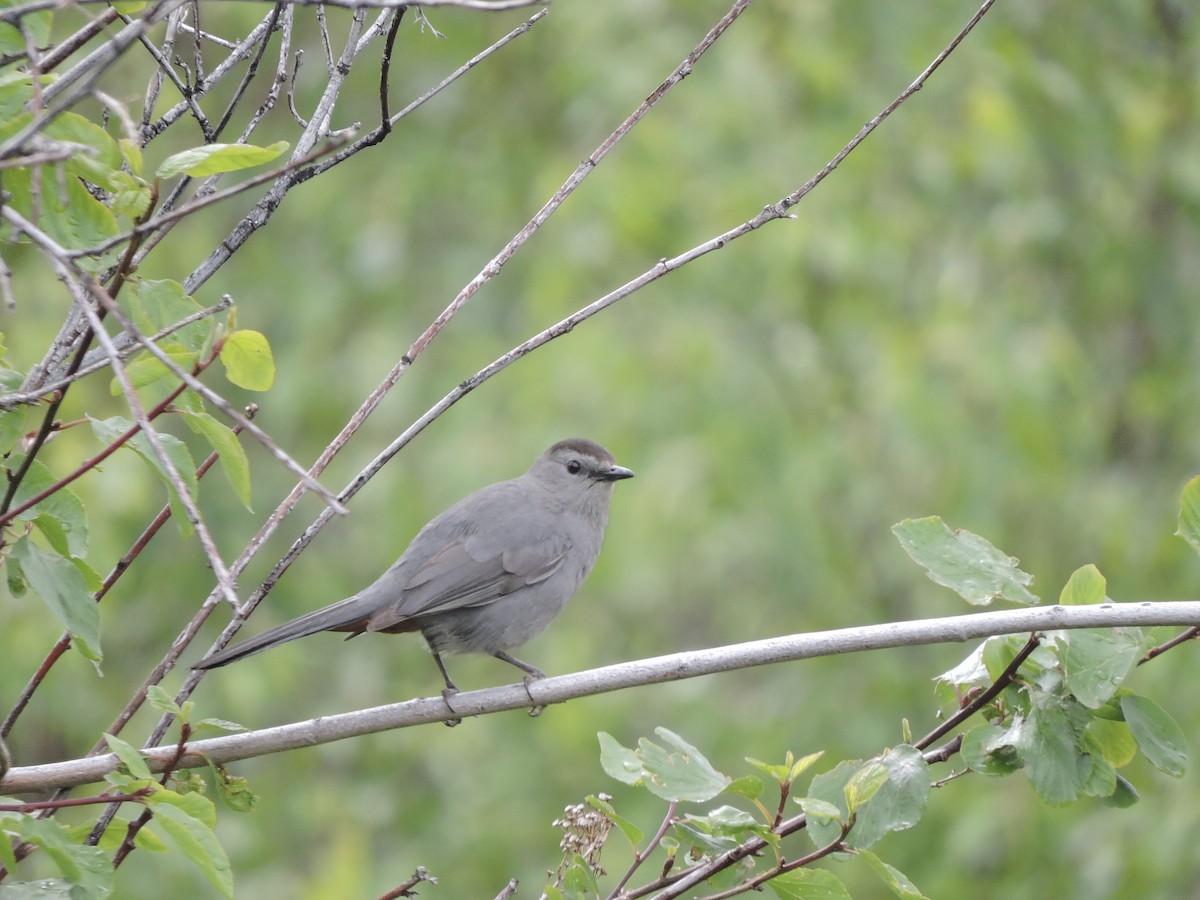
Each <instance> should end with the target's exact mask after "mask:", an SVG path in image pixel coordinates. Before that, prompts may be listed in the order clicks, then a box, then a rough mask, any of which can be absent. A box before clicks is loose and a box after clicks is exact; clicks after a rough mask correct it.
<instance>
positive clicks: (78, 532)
mask: <svg viewBox="0 0 1200 900" xmlns="http://www.w3.org/2000/svg"><path fill="white" fill-rule="evenodd" d="M57 480H58V479H57V478H55V477H54V474H53V473H52V472H51V471H50V470H49V469H48V468H46V466H44V465H43V464H42V463H41V461H40V460H36V459H35V460H34V461H33V462H32V463H30V465H29V471H28V472H27V473H26V474H25V479H24V480H23V481H22V482H21V486H20V487H19V488H17V493H16V496H15V497H14V505H20V504H22V503H25V502H26V501H27V500H29V499H30V498H32V497H34V496H35V495H36V494H40V493H41V492H42V491H44V490H46V489H47V488H49V487H51V486H52V485H53V484H54V483H55V482H56V481H57ZM17 518H18V519H21V520H23V521H26V522H30V521H32V522H35V523H36V524H37V526H38V529H39V530H40V531H41V532H42V533H43V534H45V536H46V539H47V540H48V541H50V544H51V546H53V547H54V549H55V550H56V551H57V552H58V553H60V554H62V555H63V556H76V557H80V556H85V555H86V554H87V548H88V523H87V512H86V510H84V508H83V503H82V502H81V501H80V499H79V498H78V497H77V496H76V495H75V494H74V493H72V492H71V491H70V490H69V489H67V488H59V489H58V490H57V491H55V492H54V493H53V494H51V495H50V496H49V497H47V498H46V499H44V500H42V501H40V502H39V503H38V504H37V505H36V506H33V507H31V508H29V509H28V510H26V511H25V512H23V513H21V515H19V516H18V517H17Z"/></svg>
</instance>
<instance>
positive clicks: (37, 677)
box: [0, 406, 258, 754]
mask: <svg viewBox="0 0 1200 900" xmlns="http://www.w3.org/2000/svg"><path fill="white" fill-rule="evenodd" d="M257 411H258V407H257V406H250V407H247V408H246V415H247V416H248V417H251V418H252V417H253V416H254V415H255V413H256V412H257ZM241 430H242V429H241V426H240V425H235V426H234V427H233V434H234V435H235V436H236V435H238V434H240V433H241ZM217 459H218V454H217V453H216V451H215V450H214V451H213V452H211V453H209V454H208V456H207V457H205V459H204V461H203V462H201V463H200V465H198V466H197V467H196V480H197V481H199V480H200V479H201V478H203V477H204V476H205V475H206V474H207V473H208V470H209V469H211V468H212V467H213V465H214V464H215V463H216V461H217ZM170 518H171V504H170V503H164V504H163V506H162V509H160V510H159V511H158V514H157V515H156V516H155V517H154V518H153V519H151V520H150V524H149V525H147V526H146V527H145V529H143V530H142V533H141V534H140V535H138V537H137V539H136V540H135V541H134V542H133V544H132V545H131V546H130V548H129V549H128V550H127V551H126V552H125V555H124V556H122V557H121V558H120V559H119V560H117V564H116V565H115V566H113V568H112V570H111V571H110V572H109V573H108V575H107V576H106V577H105V579H104V581H103V582H101V584H100V587H99V589H98V590H97V591H96V593H95V594H94V595H93V596H92V600H93V601H94V602H96V603H99V602H100V601H102V600H103V599H104V598H105V596H107V594H108V592H109V591H111V590H112V588H113V586H114V585H115V584H116V583H117V581H119V580H120V578H121V576H122V575H124V574H125V573H126V572H127V571H129V567H130V566H131V565H133V562H134V560H136V559H137V558H138V556H140V555H141V553H142V551H143V550H145V549H146V546H147V545H148V544H149V543H150V541H151V540H152V539H153V538H154V536H155V535H156V534H158V532H159V530H160V529H161V528H162V527H163V525H165V524H166V523H167V520H168V519H170ZM70 646H71V633H70V632H64V633H63V634H62V635H61V636H60V637H59V639H58V640H57V641H56V642H55V643H54V646H53V647H51V648H50V650H49V652H47V654H46V656H45V658H44V659H43V660H42V662H41V664H40V665H39V666H38V667H37V670H36V671H35V672H34V673H33V675H32V676H31V677H30V679H29V681H28V682H27V683H26V685H25V687H24V688H23V689H22V690H21V693H20V694H19V695H18V696H17V700H16V702H15V703H14V704H13V707H12V709H10V710H9V713H8V715H7V716H6V717H5V718H4V722H3V723H0V739H2V738H5V737H8V735H9V733H10V732H11V731H12V729H13V726H14V725H15V724H16V722H17V719H18V718H19V717H20V715H21V713H22V712H23V711H24V710H25V707H26V706H28V705H29V701H30V700H31V699H33V695H34V692H36V691H37V689H38V687H39V686H40V685H41V684H42V682H43V681H44V680H45V678H46V675H48V674H49V672H50V670H51V669H52V668H53V667H54V664H55V663H56V662H58V660H59V658H60V657H62V655H63V654H64V653H66V652H67V649H68V648H69V647H70ZM164 674H165V669H164ZM161 677H162V676H161V675H159V680H161ZM151 684H158V680H155V681H149V682H148V683H147V684H144V685H143V686H142V689H141V690H140V691H139V692H138V693H137V694H135V695H134V698H133V700H131V701H130V702H129V703H128V704H126V707H125V709H124V710H123V711H122V713H121V715H119V716H117V719H116V721H114V722H113V723H112V725H110V726H109V727H108V728H107V729H105V733H106V734H111V735H114V736H115V735H118V734H120V733H121V729H122V728H124V727H125V724H126V723H127V722H128V721H129V719H130V718H132V717H133V714H134V713H135V712H137V710H138V709H139V708H140V706H141V703H142V701H143V700H145V697H146V691H147V689H148V688H149V687H150V685H151ZM105 747H107V744H106V743H105V742H104V741H100V742H98V744H97V745H96V746H95V747H93V748H92V753H93V754H95V753H98V752H100V750H101V749H103V748H105Z"/></svg>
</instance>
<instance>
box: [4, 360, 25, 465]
mask: <svg viewBox="0 0 1200 900" xmlns="http://www.w3.org/2000/svg"><path fill="white" fill-rule="evenodd" d="M4 371H5V372H7V371H11V370H9V369H5V370H4ZM17 374H18V375H19V373H17ZM4 388H5V389H6V390H9V389H10V388H9V387H8V385H7V384H6V385H4ZM27 411H28V407H25V406H18V407H16V408H15V409H6V410H4V411H3V412H0V456H8V455H9V453H11V452H12V450H13V448H14V447H16V445H17V442H18V441H19V440H21V438H22V437H24V436H25V433H26V432H27V431H29V430H30V429H28V428H26V427H25V422H26V418H27V416H26V413H27Z"/></svg>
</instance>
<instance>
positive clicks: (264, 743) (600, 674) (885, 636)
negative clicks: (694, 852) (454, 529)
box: [0, 600, 1200, 794]
mask: <svg viewBox="0 0 1200 900" xmlns="http://www.w3.org/2000/svg"><path fill="white" fill-rule="evenodd" d="M1156 625H1176V626H1183V627H1186V626H1191V625H1200V601H1198V600H1188V601H1177V602H1172V601H1167V602H1155V603H1102V604H1095V605H1091V606H1040V607H1034V608H1026V609H1014V610H999V611H994V612H983V613H973V614H969V615H963V616H946V617H941V618H934V619H919V620H916V621H911V622H889V623H884V624H879V625H862V626H856V627H852V628H840V629H836V630H833V631H818V632H813V633H811V634H793V635H787V636H785V637H775V638H766V639H764V640H759V641H750V642H747V643H743V644H731V645H728V646H725V647H713V648H711V649H707V650H689V651H686V652H682V653H672V654H669V655H667V656H657V657H653V658H650V659H640V660H635V661H632V662H625V663H618V664H616V665H611V666H604V667H602V668H599V669H590V670H587V671H584V672H575V673H573V674H570V675H559V676H554V677H549V678H543V679H539V680H537V681H534V682H532V683H530V684H529V685H528V686H526V685H525V684H524V683H520V684H509V685H504V686H501V687H492V688H485V689H483V690H479V691H464V692H462V693H459V694H455V695H454V696H453V698H452V701H451V702H452V703H453V709H451V708H450V707H449V706H448V705H447V702H446V700H445V699H443V698H442V697H441V696H438V697H425V698H421V699H416V700H406V701H404V702H402V703H393V704H389V705H387V706H377V707H373V708H371V709H362V710H358V711H356V712H349V713H341V714H339V715H333V716H322V717H320V718H317V719H310V720H308V721H304V722H295V723H292V724H290V725H280V726H277V727H274V728H265V729H262V730H259V731H250V732H246V733H244V734H234V735H228V736H225V737H218V738H211V739H209V740H203V741H195V742H193V743H190V744H188V746H187V751H186V752H185V754H184V756H183V758H182V760H180V762H179V765H180V766H181V767H183V768H195V767H199V766H204V765H207V764H208V761H209V760H211V761H212V762H216V763H228V762H233V761H236V760H239V759H248V758H250V757H255V756H263V755H265V754H268V753H278V752H280V751H284V750H295V749H299V748H301V747H312V746H316V745H317V744H325V743H330V742H332V741H338V740H344V739H346V738H350V737H358V736H360V735H364V734H373V733H375V732H379V731H388V730H392V729H396V728H410V727H412V726H414V725H428V724H430V723H435V722H444V721H446V720H448V719H453V718H457V717H467V716H483V715H490V714H492V713H497V712H503V711H505V710H512V709H524V708H527V707H529V706H530V704H531V702H532V703H533V704H536V705H537V706H549V705H550V704H554V703H565V702H567V701H568V700H574V699H578V698H579V697H588V696H592V695H594V694H603V693H608V692H611V691H619V690H627V689H629V688H634V687H640V686H642V685H648V684H662V683H664V682H668V681H680V680H683V679H687V678H698V677H700V676H702V675H713V674H717V673H720V672H730V671H734V670H736V669H746V668H751V667H754V666H764V665H775V664H779V663H785V662H795V661H798V660H802V659H815V658H817V657H821V656H835V655H838V654H844V653H862V652H864V651H869V650H884V649H889V648H894V647H914V646H922V645H928V644H956V643H962V642H964V641H970V640H978V639H980V638H985V637H990V636H993V635H1006V634H1025V633H1028V632H1033V631H1051V630H1063V629H1076V628H1116V627H1139V628H1147V627H1151V626H1156ZM231 677H232V676H231ZM144 752H145V753H146V755H147V757H148V759H149V762H150V768H151V770H152V771H156V772H161V771H162V770H163V768H164V767H165V766H166V765H167V764H168V763H170V762H171V761H172V760H174V759H175V757H176V748H175V747H165V748H156V749H153V750H147V751H144ZM116 767H117V760H116V758H115V757H114V756H112V755H106V756H99V757H90V758H87V759H80V760H71V761H68V762H60V763H50V764H47V765H40V766H23V767H16V768H13V769H10V770H9V772H8V774H7V775H6V776H5V777H4V779H3V780H2V781H0V793H9V794H17V793H26V792H31V791H48V790H54V789H56V788H63V787H71V786H74V785H80V784H90V783H92V782H95V781H99V780H101V779H102V778H103V777H104V776H105V775H106V774H108V773H109V772H112V771H114V770H115V769H116Z"/></svg>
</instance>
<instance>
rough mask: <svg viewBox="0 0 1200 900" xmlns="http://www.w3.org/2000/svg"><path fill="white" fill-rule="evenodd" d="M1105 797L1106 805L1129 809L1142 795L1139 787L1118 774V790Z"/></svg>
mask: <svg viewBox="0 0 1200 900" xmlns="http://www.w3.org/2000/svg"><path fill="white" fill-rule="evenodd" d="M1103 799H1104V805H1105V806H1112V807H1115V808H1117V809H1128V808H1129V807H1131V806H1133V805H1134V804H1135V803H1137V802H1138V800H1140V799H1141V797H1140V796H1139V795H1138V792H1137V788H1135V787H1134V786H1133V785H1132V784H1130V783H1129V782H1128V781H1127V780H1126V779H1124V778H1122V777H1121V776H1120V775H1118V776H1117V787H1116V790H1114V791H1113V792H1112V793H1111V794H1109V795H1108V796H1107V797H1105V798H1103Z"/></svg>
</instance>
